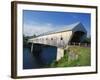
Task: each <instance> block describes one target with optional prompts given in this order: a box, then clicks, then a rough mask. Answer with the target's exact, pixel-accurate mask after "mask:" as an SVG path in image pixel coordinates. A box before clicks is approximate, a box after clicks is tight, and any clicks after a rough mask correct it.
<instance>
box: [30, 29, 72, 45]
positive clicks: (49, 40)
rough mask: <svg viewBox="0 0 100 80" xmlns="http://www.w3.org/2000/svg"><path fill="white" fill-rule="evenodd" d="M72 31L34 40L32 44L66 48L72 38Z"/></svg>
mask: <svg viewBox="0 0 100 80" xmlns="http://www.w3.org/2000/svg"><path fill="white" fill-rule="evenodd" d="M71 35H72V31H66V32H59V33H54V34H49V35H44V36H40V37H37V38H33V39H31V40H32V43H40V44H46V45H51V46H56V47H65V46H67V45H68V42H69V40H70V38H71Z"/></svg>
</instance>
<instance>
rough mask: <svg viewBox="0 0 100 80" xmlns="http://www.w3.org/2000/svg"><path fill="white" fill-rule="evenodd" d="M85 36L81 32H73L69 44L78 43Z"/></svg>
mask: <svg viewBox="0 0 100 80" xmlns="http://www.w3.org/2000/svg"><path fill="white" fill-rule="evenodd" d="M84 35H85V33H84V32H82V31H76V32H74V34H73V36H72V39H71V40H70V43H73V42H74V43H79V42H81V40H82V39H83V36H84Z"/></svg>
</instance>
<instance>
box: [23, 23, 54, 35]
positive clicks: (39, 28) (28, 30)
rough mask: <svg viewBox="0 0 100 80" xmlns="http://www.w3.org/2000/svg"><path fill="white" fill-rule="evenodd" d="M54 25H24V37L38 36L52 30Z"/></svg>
mask: <svg viewBox="0 0 100 80" xmlns="http://www.w3.org/2000/svg"><path fill="white" fill-rule="evenodd" d="M54 29H55V27H54V25H52V24H50V23H45V24H32V23H31V24H24V28H23V33H24V35H26V36H32V35H34V34H36V35H38V34H41V33H44V32H48V31H51V30H54Z"/></svg>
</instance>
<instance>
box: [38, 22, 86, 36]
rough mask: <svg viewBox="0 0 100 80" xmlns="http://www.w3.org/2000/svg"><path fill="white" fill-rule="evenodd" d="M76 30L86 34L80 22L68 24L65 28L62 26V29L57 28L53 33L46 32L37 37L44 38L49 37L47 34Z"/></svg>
mask: <svg viewBox="0 0 100 80" xmlns="http://www.w3.org/2000/svg"><path fill="white" fill-rule="evenodd" d="M75 28H76V29H75ZM77 29H78V30H80V31H83V32H85V33H87V31H86V29H85V28H84V26H83V25H82V23H81V22H76V23H73V24H70V25H66V26H64V27H62V28H59V29H57V30H53V31H48V32H45V33H42V34H40V35H38V36H44V35H49V34H54V33H59V32H64V31H73V30H75V31H76V30H77ZM38 36H37V37H38Z"/></svg>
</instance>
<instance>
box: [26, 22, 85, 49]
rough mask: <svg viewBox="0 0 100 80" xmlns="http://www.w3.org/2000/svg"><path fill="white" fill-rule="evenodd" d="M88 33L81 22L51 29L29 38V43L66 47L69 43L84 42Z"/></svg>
mask: <svg viewBox="0 0 100 80" xmlns="http://www.w3.org/2000/svg"><path fill="white" fill-rule="evenodd" d="M86 35H87V31H86V29H85V28H84V25H83V24H82V23H80V22H77V23H74V24H71V25H67V26H65V27H62V28H59V29H58V30H53V31H49V32H46V33H43V34H40V35H38V36H37V37H35V38H31V39H29V40H28V42H29V43H38V44H45V45H51V46H56V47H58V48H66V47H68V44H69V43H72V42H78V43H79V42H82V41H83V40H84V38H85V37H86Z"/></svg>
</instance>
